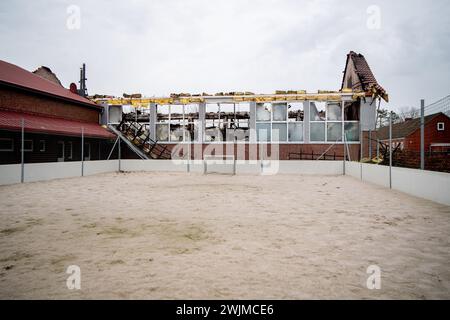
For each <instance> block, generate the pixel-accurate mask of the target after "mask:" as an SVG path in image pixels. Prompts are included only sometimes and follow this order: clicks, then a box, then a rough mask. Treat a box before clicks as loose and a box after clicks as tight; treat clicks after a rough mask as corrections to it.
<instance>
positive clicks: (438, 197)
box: [392, 168, 450, 206]
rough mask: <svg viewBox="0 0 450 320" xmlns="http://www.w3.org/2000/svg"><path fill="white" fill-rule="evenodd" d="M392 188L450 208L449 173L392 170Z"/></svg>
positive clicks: (402, 169)
mask: <svg viewBox="0 0 450 320" xmlns="http://www.w3.org/2000/svg"><path fill="white" fill-rule="evenodd" d="M392 188H393V189H395V190H399V191H402V192H405V193H408V194H412V195H414V196H416V197H421V198H425V199H429V200H432V201H436V202H439V203H442V204H446V205H449V206H450V173H445V172H433V171H423V170H416V169H406V168H392Z"/></svg>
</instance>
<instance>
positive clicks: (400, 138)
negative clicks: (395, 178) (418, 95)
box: [377, 112, 450, 152]
mask: <svg viewBox="0 0 450 320" xmlns="http://www.w3.org/2000/svg"><path fill="white" fill-rule="evenodd" d="M424 136H425V151H426V152H450V118H449V117H448V116H447V115H446V114H444V113H442V112H440V113H435V114H431V115H428V116H426V117H425V134H424ZM377 138H378V139H379V140H380V141H381V142H384V143H388V142H389V127H382V128H380V129H379V130H378V132H377ZM392 143H393V145H394V146H397V145H398V144H400V149H401V150H405V151H412V152H420V118H416V119H408V120H406V121H404V122H401V123H397V124H393V125H392Z"/></svg>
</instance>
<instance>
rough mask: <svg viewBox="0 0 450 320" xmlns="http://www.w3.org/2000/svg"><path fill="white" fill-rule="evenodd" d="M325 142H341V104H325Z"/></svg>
mask: <svg viewBox="0 0 450 320" xmlns="http://www.w3.org/2000/svg"><path fill="white" fill-rule="evenodd" d="M327 141H328V142H333V143H335V142H339V141H342V104H341V103H334V102H330V103H328V104H327Z"/></svg>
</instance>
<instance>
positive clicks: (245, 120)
mask: <svg viewBox="0 0 450 320" xmlns="http://www.w3.org/2000/svg"><path fill="white" fill-rule="evenodd" d="M233 129H234V130H233V132H232V135H233V136H234V137H236V140H237V141H249V138H250V104H249V103H238V104H236V109H235V122H234V128H233ZM230 131H231V130H230ZM230 135H231V133H227V141H230V140H232V139H230V138H229V137H230Z"/></svg>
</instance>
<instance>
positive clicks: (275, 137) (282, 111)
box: [272, 103, 287, 142]
mask: <svg viewBox="0 0 450 320" xmlns="http://www.w3.org/2000/svg"><path fill="white" fill-rule="evenodd" d="M286 121H287V103H274V104H273V105H272V141H273V142H286V141H287V123H286Z"/></svg>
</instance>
